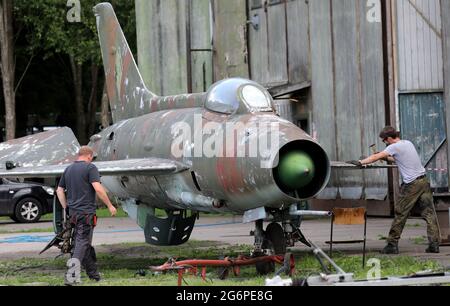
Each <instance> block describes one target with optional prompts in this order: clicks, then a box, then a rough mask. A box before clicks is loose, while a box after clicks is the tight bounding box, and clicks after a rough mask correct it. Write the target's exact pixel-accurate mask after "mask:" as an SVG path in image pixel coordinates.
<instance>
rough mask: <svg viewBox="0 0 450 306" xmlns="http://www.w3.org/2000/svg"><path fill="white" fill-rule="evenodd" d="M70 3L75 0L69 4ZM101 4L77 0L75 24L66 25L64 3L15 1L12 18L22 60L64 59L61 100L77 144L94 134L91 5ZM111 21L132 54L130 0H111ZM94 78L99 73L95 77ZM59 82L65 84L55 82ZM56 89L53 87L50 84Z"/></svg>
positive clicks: (96, 53) (96, 61)
mask: <svg viewBox="0 0 450 306" xmlns="http://www.w3.org/2000/svg"><path fill="white" fill-rule="evenodd" d="M71 2H76V1H71ZM99 2H101V1H98V0H80V3H81V5H80V12H81V16H80V17H81V18H80V20H79V21H80V22H70V21H69V19H68V12H69V11H71V9H72V7H71V6H68V1H67V0H33V1H29V0H15V16H16V21H17V23H19V24H20V26H21V28H22V29H23V32H24V34H22V35H21V36H24V37H25V41H26V44H25V48H24V49H21V50H23V51H25V52H24V53H25V54H27V55H28V56H36V55H37V54H39V56H42V57H43V58H42V60H46V59H50V58H55V57H59V58H65V65H62V66H61V69H69V70H70V72H69V73H68V74H67V75H68V76H69V77H70V78H71V80H72V86H73V94H72V95H73V96H72V97H67V98H70V99H66V100H72V102H74V105H75V113H74V114H65V116H75V120H76V127H75V133H76V134H77V136H78V137H79V140H80V142H82V143H83V144H84V143H86V141H87V137H88V136H89V134H90V133H92V132H94V127H95V125H96V124H95V123H96V122H95V121H96V117H95V112H96V110H97V109H98V105H100V103H99V101H100V99H101V93H102V92H101V90H99V89H100V88H102V87H101V85H102V83H103V81H104V77H100V79H99V71H100V72H103V69H101V67H102V64H101V63H102V60H101V52H100V45H99V40H98V34H97V27H96V19H95V16H94V12H93V7H94V6H95V5H96V4H97V3H99ZM110 2H111V4H112V5H113V6H114V9H115V11H116V14H117V17H118V19H119V21H120V22H121V24H122V27H123V29H124V32H125V36H127V38H128V40H129V43H130V46H132V48H133V49H134V50H135V49H136V48H135V45H136V32H135V31H136V21H135V20H136V18H135V8H134V1H130V0H112V1H110ZM100 75H102V76H103V75H104V74H103V73H100ZM61 81H65V80H61ZM54 85H55V86H58V84H54Z"/></svg>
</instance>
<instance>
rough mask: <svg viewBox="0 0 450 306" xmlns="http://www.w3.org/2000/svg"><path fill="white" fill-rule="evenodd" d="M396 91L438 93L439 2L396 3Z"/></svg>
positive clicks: (406, 0) (440, 71)
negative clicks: (428, 91) (433, 91)
mask: <svg viewBox="0 0 450 306" xmlns="http://www.w3.org/2000/svg"><path fill="white" fill-rule="evenodd" d="M395 4H396V14H397V16H396V17H397V37H398V74H399V80H398V81H399V83H398V90H400V91H417V90H442V89H443V87H444V75H443V69H442V67H443V66H442V61H443V56H442V23H441V8H440V1H439V0H398V1H396V2H395Z"/></svg>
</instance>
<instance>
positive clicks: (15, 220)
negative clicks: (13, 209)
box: [9, 216, 19, 222]
mask: <svg viewBox="0 0 450 306" xmlns="http://www.w3.org/2000/svg"><path fill="white" fill-rule="evenodd" d="M9 217H10V218H11V220H13V221H14V222H19V220H18V219H17V218H16V216H9Z"/></svg>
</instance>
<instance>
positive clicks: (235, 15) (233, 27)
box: [212, 0, 249, 81]
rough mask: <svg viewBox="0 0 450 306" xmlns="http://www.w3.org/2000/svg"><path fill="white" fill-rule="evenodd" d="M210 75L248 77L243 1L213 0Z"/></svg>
mask: <svg viewBox="0 0 450 306" xmlns="http://www.w3.org/2000/svg"><path fill="white" fill-rule="evenodd" d="M212 4H213V14H214V78H215V81H219V80H222V79H226V78H230V77H242V78H248V77H249V70H248V69H249V68H248V49H247V11H246V5H247V1H246V0H228V1H223V0H213V1H212Z"/></svg>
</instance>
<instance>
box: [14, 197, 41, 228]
mask: <svg viewBox="0 0 450 306" xmlns="http://www.w3.org/2000/svg"><path fill="white" fill-rule="evenodd" d="M14 213H15V214H14V217H15V218H16V219H17V222H19V223H36V222H38V221H39V220H40V219H41V217H42V205H41V203H40V202H39V201H38V200H36V199H35V198H24V199H22V200H20V201H19V202H18V203H17V205H16V208H15V210H14Z"/></svg>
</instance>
